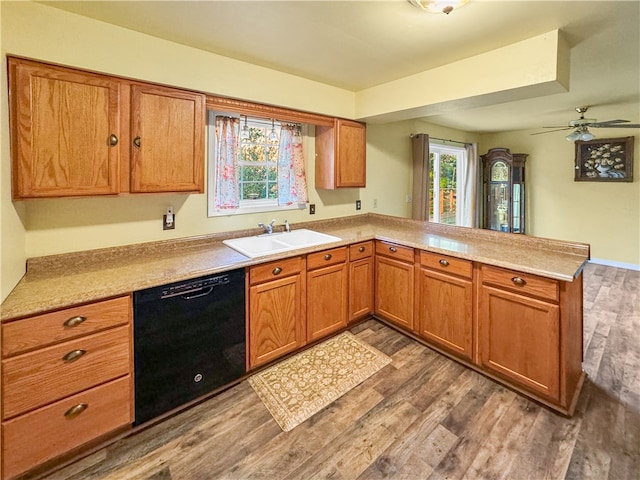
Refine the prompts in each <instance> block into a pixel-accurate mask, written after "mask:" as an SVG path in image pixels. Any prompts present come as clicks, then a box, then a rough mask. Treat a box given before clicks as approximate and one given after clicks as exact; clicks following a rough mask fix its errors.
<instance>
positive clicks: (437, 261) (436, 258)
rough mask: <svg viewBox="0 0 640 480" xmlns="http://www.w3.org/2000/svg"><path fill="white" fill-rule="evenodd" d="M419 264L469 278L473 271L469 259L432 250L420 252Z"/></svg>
mask: <svg viewBox="0 0 640 480" xmlns="http://www.w3.org/2000/svg"><path fill="white" fill-rule="evenodd" d="M420 265H422V266H423V267H427V268H430V269H432V270H437V271H439V272H445V273H451V274H452V275H459V276H461V277H465V278H471V274H472V272H473V264H472V263H471V262H470V261H469V260H463V259H461V258H455V257H450V256H448V255H441V254H439V253H432V252H423V251H421V252H420Z"/></svg>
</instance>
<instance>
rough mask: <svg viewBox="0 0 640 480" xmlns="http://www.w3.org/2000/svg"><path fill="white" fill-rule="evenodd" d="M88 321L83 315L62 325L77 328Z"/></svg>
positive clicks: (69, 319) (72, 318)
mask: <svg viewBox="0 0 640 480" xmlns="http://www.w3.org/2000/svg"><path fill="white" fill-rule="evenodd" d="M86 319H87V317H83V316H82V315H76V316H75V317H71V318H68V319H67V320H66V321H65V322H64V323H63V324H62V325H63V326H65V327H77V326H78V325H80V324H81V323H82V322H84V321H85V320H86Z"/></svg>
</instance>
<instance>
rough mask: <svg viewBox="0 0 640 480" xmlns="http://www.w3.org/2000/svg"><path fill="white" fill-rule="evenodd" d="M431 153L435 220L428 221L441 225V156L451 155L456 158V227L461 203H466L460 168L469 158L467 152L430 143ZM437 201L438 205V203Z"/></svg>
mask: <svg viewBox="0 0 640 480" xmlns="http://www.w3.org/2000/svg"><path fill="white" fill-rule="evenodd" d="M429 153H430V154H431V153H433V155H434V161H433V170H434V171H433V202H434V205H433V219H428V221H430V222H433V223H441V222H440V220H441V219H440V155H442V154H450V155H455V157H456V159H457V160H456V222H455V223H454V225H457V224H458V217H459V215H458V208H459V205H461V204H462V203H461V202H464V195H465V192H464V189H463V188H462V177H461V174H460V172H461V169H460V168H459V166H458V163H459V162H460V161H466V158H467V150H466V149H465V148H464V147H454V146H451V145H442V144H440V143H431V142H429ZM425 193H426V195H427V198H429V185H428V184H427V191H426V192H425ZM436 199H437V205H436V204H435V203H436ZM428 216H429V212H428V211H427V218H428Z"/></svg>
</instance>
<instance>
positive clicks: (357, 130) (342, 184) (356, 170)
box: [315, 118, 367, 189]
mask: <svg viewBox="0 0 640 480" xmlns="http://www.w3.org/2000/svg"><path fill="white" fill-rule="evenodd" d="M315 178H316V188H325V189H335V188H359V187H365V186H366V180H367V171H366V127H365V125H364V124H362V123H358V122H354V121H351V120H343V119H341V118H336V119H335V120H334V125H333V126H332V127H324V126H317V127H316V172H315Z"/></svg>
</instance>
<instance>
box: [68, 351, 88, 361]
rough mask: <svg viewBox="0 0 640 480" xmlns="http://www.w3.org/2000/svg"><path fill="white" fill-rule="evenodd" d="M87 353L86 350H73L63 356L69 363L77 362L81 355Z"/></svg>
mask: <svg viewBox="0 0 640 480" xmlns="http://www.w3.org/2000/svg"><path fill="white" fill-rule="evenodd" d="M85 353H87V351H86V350H71V351H70V352H69V353H67V354H66V355H65V356H64V357H62V360H63V361H65V362H67V363H71V362H75V361H76V360H78V359H79V358H80V357H81V356H83V355H84V354H85Z"/></svg>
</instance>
